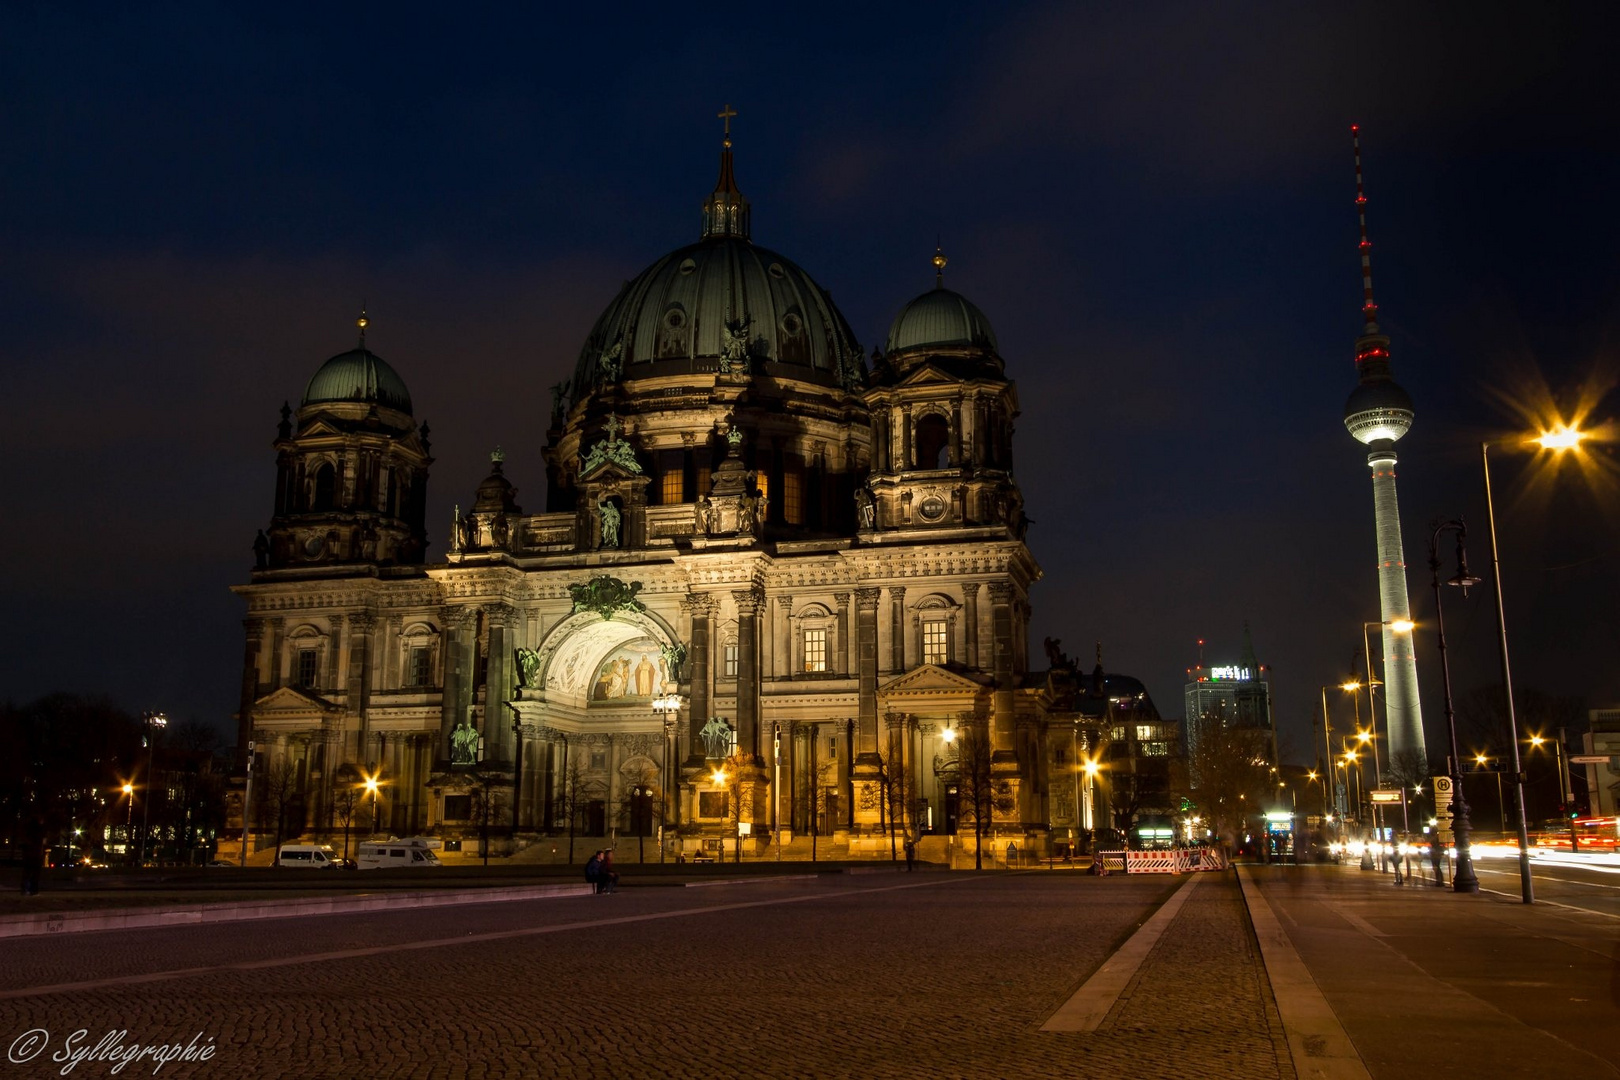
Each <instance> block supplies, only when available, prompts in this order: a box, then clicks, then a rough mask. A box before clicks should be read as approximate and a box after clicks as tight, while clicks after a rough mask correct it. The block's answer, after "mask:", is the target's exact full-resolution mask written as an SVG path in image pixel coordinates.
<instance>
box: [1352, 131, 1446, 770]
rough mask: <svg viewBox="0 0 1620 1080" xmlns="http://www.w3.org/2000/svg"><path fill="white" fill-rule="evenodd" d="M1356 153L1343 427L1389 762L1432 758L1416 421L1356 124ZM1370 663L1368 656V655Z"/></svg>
mask: <svg viewBox="0 0 1620 1080" xmlns="http://www.w3.org/2000/svg"><path fill="white" fill-rule="evenodd" d="M1350 140H1351V143H1352V144H1353V145H1354V147H1355V152H1356V217H1357V218H1358V219H1359V221H1360V223H1361V292H1362V304H1361V315H1362V319H1363V326H1362V330H1361V336H1360V337H1358V338H1357V339H1356V374H1357V376H1358V377H1359V384H1358V385H1357V386H1356V388H1355V389H1354V390H1352V391H1351V392H1350V400H1349V401H1347V402H1345V405H1344V426H1345V427H1346V428H1347V429H1349V432H1350V434H1351V436H1352V437H1353V438H1354V439H1355V440H1356V441H1357V442H1359V443H1361V444H1362V445H1363V446H1365V447H1367V464H1368V465H1369V466H1370V467H1371V468H1372V482H1373V522H1374V528H1375V530H1376V532H1377V535H1378V602H1379V608H1380V610H1381V611H1382V612H1383V624H1384V626H1383V631H1384V722H1385V724H1386V726H1387V727H1388V729H1389V760H1390V762H1391V763H1395V762H1400V761H1403V760H1410V759H1412V757H1413V753H1412V752H1413V751H1415V752H1416V755H1417V758H1418V759H1419V760H1422V761H1425V762H1426V761H1427V751H1426V750H1425V749H1424V746H1423V709H1422V706H1421V705H1420V704H1419V703H1418V683H1417V659H1416V657H1414V656H1413V654H1412V638H1413V634H1412V633H1411V631H1410V629H1407V630H1406V631H1405V632H1397V631H1396V630H1395V629H1394V626H1395V624H1396V623H1406V624H1408V626H1409V625H1410V622H1411V618H1412V608H1411V604H1410V603H1409V602H1408V601H1407V597H1406V556H1405V554H1404V553H1403V552H1402V550H1401V508H1400V503H1399V501H1398V500H1397V499H1396V497H1395V444H1396V442H1398V441H1399V440H1400V438H1401V436H1403V435H1405V434H1406V433H1407V431H1408V430H1410V429H1411V427H1412V399H1411V397H1409V396H1408V395H1407V393H1406V391H1405V390H1403V389H1401V387H1400V385H1399V384H1398V383H1397V382H1396V381H1395V380H1394V378H1393V377H1392V376H1391V375H1390V369H1389V338H1388V337H1387V336H1386V335H1385V334H1383V333H1381V332H1380V331H1379V329H1378V305H1377V304H1376V303H1374V302H1373V287H1372V244H1371V243H1370V242H1369V241H1368V240H1367V192H1366V188H1365V187H1364V186H1363V184H1362V181H1361V129H1360V128H1359V127H1357V126H1354V125H1352V126H1351V128H1350ZM1369 670H1371V662H1370V661H1369Z"/></svg>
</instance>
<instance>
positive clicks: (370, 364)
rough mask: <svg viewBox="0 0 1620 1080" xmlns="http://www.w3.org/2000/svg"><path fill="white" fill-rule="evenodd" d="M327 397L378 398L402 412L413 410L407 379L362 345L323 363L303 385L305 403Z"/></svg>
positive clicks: (366, 400) (342, 399)
mask: <svg viewBox="0 0 1620 1080" xmlns="http://www.w3.org/2000/svg"><path fill="white" fill-rule="evenodd" d="M327 401H331V402H358V403H362V404H366V403H371V402H375V403H376V404H378V405H383V406H386V407H387V408H390V409H398V410H399V411H400V412H402V413H406V414H409V413H410V411H411V392H410V391H409V390H407V389H406V388H405V380H404V379H401V378H400V377H399V374H398V372H396V371H395V370H394V369H393V368H391V367H389V366H388V364H387V362H386V361H384V360H383V358H382V357H380V356H378V355H377V354H376V353H374V352H372V351H371V350H370V349H367V348H366V347H365V346H363V345H362V346H361V347H360V348H357V349H351V350H349V351H348V352H346V353H339V354H338V355H337V356H334V357H332V359H330V360H328V361H327V362H326V363H324V364H322V365H321V367H320V370H319V371H317V372H315V375H314V377H313V378H311V379H310V380H309V385H308V386H306V387H304V402H303V403H304V404H305V405H315V404H318V403H320V402H327Z"/></svg>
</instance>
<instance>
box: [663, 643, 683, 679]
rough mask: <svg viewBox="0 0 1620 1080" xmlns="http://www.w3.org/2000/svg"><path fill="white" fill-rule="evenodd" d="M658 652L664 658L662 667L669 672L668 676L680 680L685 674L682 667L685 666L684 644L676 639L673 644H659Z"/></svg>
mask: <svg viewBox="0 0 1620 1080" xmlns="http://www.w3.org/2000/svg"><path fill="white" fill-rule="evenodd" d="M658 652H659V655H661V656H662V657H663V659H664V667H665V668H666V669H667V671H668V673H669V678H671V679H673V680H674V681H675V682H680V681H681V679H682V677H683V676H684V674H685V672H684V670H683V669H684V668H685V667H686V646H685V645H683V644H682V643H681V642H679V641H677V642H675V643H674V644H673V645H664V646H661V647H660V648H659V650H658Z"/></svg>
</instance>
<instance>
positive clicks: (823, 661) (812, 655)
mask: <svg viewBox="0 0 1620 1080" xmlns="http://www.w3.org/2000/svg"><path fill="white" fill-rule="evenodd" d="M804 670H806V671H826V670H827V631H826V630H811V629H807V630H805V632H804Z"/></svg>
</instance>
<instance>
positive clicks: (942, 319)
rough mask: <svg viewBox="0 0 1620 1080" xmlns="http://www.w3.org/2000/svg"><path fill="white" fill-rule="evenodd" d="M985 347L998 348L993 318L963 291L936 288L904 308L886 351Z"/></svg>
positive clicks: (891, 332) (890, 336)
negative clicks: (992, 327)
mask: <svg viewBox="0 0 1620 1080" xmlns="http://www.w3.org/2000/svg"><path fill="white" fill-rule="evenodd" d="M927 348H981V349H989V350H990V351H991V352H995V351H997V347H996V332H995V331H994V330H992V329H991V328H990V320H989V319H987V318H985V317H984V312H982V311H980V310H979V309H978V308H977V307H975V306H974V305H973V302H972V301H970V300H969V299H968V298H967V297H965V296H963V295H962V294H961V293H955V292H952V291H951V290H949V289H947V288H943V287H940V288H934V289H930V290H928V291H927V292H925V293H923V294H922V295H921V296H919V297H917V299H915V300H913V301H912V302H911V303H909V304H907V305H906V306H905V307H903V308H901V309H900V314H899V315H896V316H895V319H894V323H893V325H891V326H890V327H889V341H888V344H887V346H886V347H885V350H884V351H886V352H890V353H895V352H904V351H906V350H907V349H927Z"/></svg>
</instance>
